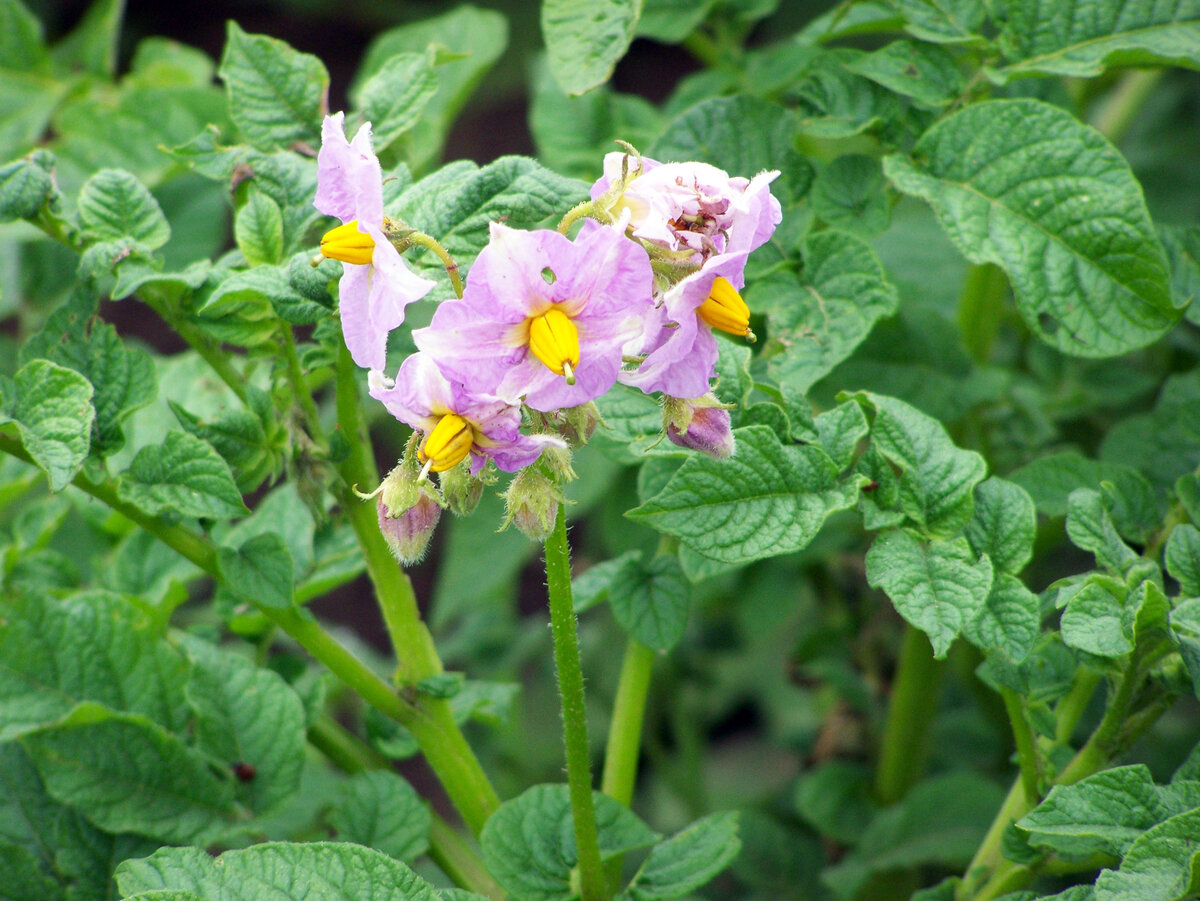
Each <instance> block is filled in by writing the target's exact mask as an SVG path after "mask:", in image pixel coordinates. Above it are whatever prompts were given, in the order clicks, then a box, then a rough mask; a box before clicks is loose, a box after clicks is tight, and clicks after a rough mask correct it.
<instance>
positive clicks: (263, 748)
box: [182, 636, 306, 815]
mask: <svg viewBox="0 0 1200 901" xmlns="http://www.w3.org/2000/svg"><path fill="white" fill-rule="evenodd" d="M182 645H183V649H184V651H185V652H186V654H187V656H188V659H189V660H190V661H191V663H192V671H191V675H190V676H189V678H188V683H187V689H186V692H187V699H188V703H189V704H190V705H191V707H192V709H193V710H194V711H195V721H194V726H193V728H194V729H195V736H196V741H197V743H198V745H199V746H200V747H201V748H203V749H204V750H205V751H206V752H207V753H208V754H210V755H211V756H212V757H213V758H214V759H216V760H220V761H223V762H224V763H226V764H227V765H228V766H229V768H230V770H231V771H233V772H234V774H235V775H237V776H238V784H237V786H236V792H237V797H238V800H239V801H240V802H241V803H243V804H245V805H246V806H247V807H248V808H249V809H250V810H251V811H253V812H254V813H255V814H258V815H262V814H264V813H267V812H268V811H270V810H272V809H274V808H275V807H278V806H279V805H280V804H282V803H283V802H284V801H287V800H288V799H289V798H291V797H292V795H293V794H294V793H295V791H296V790H297V788H298V787H299V785H300V771H301V770H302V769H303V768H304V751H305V747H306V736H305V722H304V705H303V704H301V703H300V698H299V697H297V695H296V693H295V692H294V691H293V690H292V689H291V687H290V686H289V685H288V684H287V683H286V682H284V681H283V679H282V678H281V677H279V676H278V675H276V674H275V673H273V672H271V671H270V670H268V669H264V668H262V667H259V666H255V665H254V664H253V663H252V662H251V661H249V660H246V659H245V658H243V657H239V656H237V655H236V654H232V653H229V652H227V651H223V650H220V649H218V648H216V647H214V646H213V645H211V644H209V643H208V642H206V641H201V640H200V639H197V638H192V637H190V636H185V638H184V640H183V642H182ZM245 764H248V765H249V766H250V767H251V769H246V768H245V767H244V766H240V765H245Z"/></svg>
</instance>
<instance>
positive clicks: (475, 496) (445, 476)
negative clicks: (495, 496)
mask: <svg viewBox="0 0 1200 901" xmlns="http://www.w3.org/2000/svg"><path fill="white" fill-rule="evenodd" d="M492 480H493V481H494V480H495V476H494V475H493V476H492ZM438 486H439V487H440V488H441V489H442V498H443V499H444V500H445V501H446V506H447V507H449V508H450V512H451V513H453V514H454V515H455V516H468V515H470V514H471V513H473V512H474V511H475V508H476V507H478V506H479V501H480V499H481V498H482V497H483V486H484V480H483V479H481V478H476V477H475V476H473V475H471V466H470V463H468V462H466V461H464V462H462V463H459V464H458V465H457V466H455V467H453V468H452V469H447V470H446V471H445V472H441V473H438Z"/></svg>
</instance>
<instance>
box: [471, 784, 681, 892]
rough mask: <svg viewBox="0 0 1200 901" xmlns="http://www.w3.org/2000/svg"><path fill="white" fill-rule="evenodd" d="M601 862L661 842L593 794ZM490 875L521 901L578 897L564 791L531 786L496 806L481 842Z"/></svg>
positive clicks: (631, 816) (568, 804)
mask: <svg viewBox="0 0 1200 901" xmlns="http://www.w3.org/2000/svg"><path fill="white" fill-rule="evenodd" d="M593 798H594V799H595V802H596V828H597V830H598V831H599V839H600V857H601V859H605V860H606V859H608V858H610V857H613V856H615V855H617V854H624V853H625V852H626V851H633V850H636V849H637V848H644V847H646V846H647V845H651V844H653V843H654V842H656V841H657V840H658V839H659V837H660V836H659V835H658V834H657V833H655V832H654V831H652V830H651V829H650V827H648V826H647V825H646V824H645V823H643V822H642V821H641V820H639V819H638V818H637V816H636V815H634V814H633V813H632V812H631V811H630V810H629V808H627V807H626V806H625V805H623V804H621V803H620V802H618V801H614V800H613V799H612V798H610V797H608V796H607V795H602V794H600V793H599V792H594V793H593ZM479 843H480V846H481V847H482V849H483V861H484V863H485V864H486V865H487V868H488V871H489V872H490V873H491V874H492V875H493V876H494V877H495V878H496V881H497V882H499V883H500V885H502V886H503V887H504V888H505V889H506V890H507V891H509V892H510V893H512V894H513V895H515V896H516V897H518V898H521V899H523V901H567V899H569V898H573V897H576V892H574V891H573V890H572V888H571V869H572V868H573V867H574V866H575V865H576V864H577V863H578V862H579V855H578V852H577V851H576V849H575V829H574V827H573V826H572V817H571V801H570V797H569V794H568V788H567V786H565V785H535V786H534V787H533V788H531V789H528V790H527V791H525V792H524V793H523V794H521V795H519V796H517V797H516V798H513V799H512V800H511V801H506V802H504V803H503V804H501V805H500V808H499V810H497V811H496V812H495V813H493V814H492V816H491V818H490V819H488V821H487V823H485V824H484V827H483V832H482V833H481V834H480V836H479Z"/></svg>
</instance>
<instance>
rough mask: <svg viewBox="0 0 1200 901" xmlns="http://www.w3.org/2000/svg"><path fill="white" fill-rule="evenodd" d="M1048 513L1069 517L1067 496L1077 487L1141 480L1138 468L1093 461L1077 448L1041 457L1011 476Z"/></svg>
mask: <svg viewBox="0 0 1200 901" xmlns="http://www.w3.org/2000/svg"><path fill="white" fill-rule="evenodd" d="M1008 479H1009V481H1011V482H1013V483H1015V484H1017V485H1020V486H1021V487H1022V488H1024V489H1025V490H1026V491H1027V492H1028V493H1029V495H1030V497H1032V498H1033V502H1034V504H1035V505H1036V506H1037V508H1038V511H1039V512H1041V513H1043V514H1045V515H1046V516H1066V515H1067V498H1068V497H1070V495H1071V492H1072V491H1074V490H1075V489H1077V488H1093V489H1099V487H1100V483H1101V482H1112V483H1114V484H1116V485H1123V484H1124V483H1125V482H1126V481H1129V480H1140V479H1141V477H1140V476H1139V475H1138V473H1137V470H1135V469H1133V468H1132V467H1129V466H1123V465H1121V464H1119V463H1106V462H1103V461H1100V460H1089V459H1088V458H1087V457H1084V456H1083V455H1082V454H1079V453H1077V452H1075V451H1064V452H1063V453H1058V454H1049V455H1047V456H1045V457H1039V458H1038V459H1036V460H1034V461H1033V462H1032V463H1027V464H1025V465H1024V466H1022V467H1021V468H1020V469H1017V470H1014V471H1013V472H1011V473H1009V475H1008Z"/></svg>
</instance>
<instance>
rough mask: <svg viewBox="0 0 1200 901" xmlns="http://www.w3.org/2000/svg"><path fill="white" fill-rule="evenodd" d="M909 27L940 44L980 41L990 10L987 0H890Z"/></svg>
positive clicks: (911, 32)
mask: <svg viewBox="0 0 1200 901" xmlns="http://www.w3.org/2000/svg"><path fill="white" fill-rule="evenodd" d="M888 4H889V5H890V6H891V7H892V8H893V9H894V10H896V12H898V13H899V14H900V15H901V16H903V17H904V20H905V25H904V28H905V30H906V31H907V32H908V33H909V34H911V35H913V36H914V37H918V38H920V39H921V40H923V41H933V42H934V43H938V44H960V43H978V42H980V41H981V40H982V38H981V37H980V36H979V32H980V30H981V29H982V27H983V22H984V19H985V18H986V15H987V10H986V9H985V7H984V2H983V0H888Z"/></svg>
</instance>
